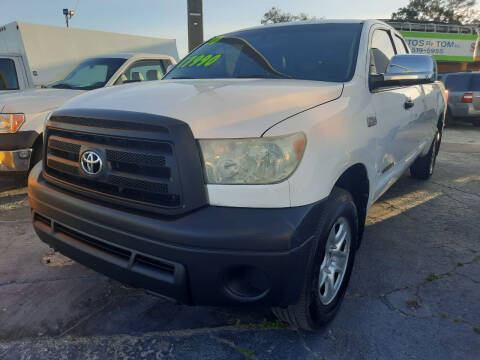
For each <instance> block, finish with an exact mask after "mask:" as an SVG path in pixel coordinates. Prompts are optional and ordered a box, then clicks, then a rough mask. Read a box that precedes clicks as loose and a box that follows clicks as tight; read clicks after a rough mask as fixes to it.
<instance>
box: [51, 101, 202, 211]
mask: <svg viewBox="0 0 480 360" xmlns="http://www.w3.org/2000/svg"><path fill="white" fill-rule="evenodd" d="M96 112H98V110H97V111H96ZM127 114H128V113H127ZM133 114H137V113H133ZM100 115H102V114H100ZM116 115H118V116H119V117H120V119H114V120H111V119H105V118H102V117H99V118H98V120H97V119H95V118H92V117H91V116H89V117H86V118H84V117H78V116H64V115H60V116H58V115H57V116H55V115H52V117H51V119H50V123H49V124H48V126H47V129H46V134H45V137H44V139H45V159H44V160H45V161H44V174H46V179H47V180H48V181H51V182H54V183H55V184H56V185H59V186H63V187H67V188H68V189H69V190H72V191H77V192H79V193H81V194H82V195H86V196H93V197H95V198H96V199H98V200H106V201H112V202H117V203H118V202H119V204H121V205H128V206H130V207H131V206H135V205H138V206H140V208H141V209H142V210H149V211H150V210H152V209H155V208H162V209H164V210H165V209H183V210H187V209H188V208H189V207H192V206H193V207H197V206H198V205H199V204H204V203H206V200H205V199H206V196H205V193H204V192H205V190H204V185H203V177H202V172H201V167H200V166H201V165H200V162H199V161H198V164H197V163H195V162H196V161H195V159H197V158H199V155H198V150H197V148H196V145H195V141H194V139H193V135H191V131H190V129H189V127H188V126H187V125H186V124H185V123H183V122H180V121H178V120H173V119H171V120H170V122H171V121H177V122H179V123H181V124H184V125H185V126H187V128H186V129H188V131H187V134H189V136H187V137H188V140H189V142H187V143H186V142H185V141H186V139H185V136H180V137H179V136H178V134H172V131H171V130H170V129H168V128H167V127H164V126H159V125H158V124H148V123H147V124H142V123H134V122H132V121H124V120H123V119H122V118H123V117H124V115H125V114H124V113H121V114H116ZM121 115H122V116H121ZM151 116H152V115H150V117H151ZM110 117H111V115H110ZM185 126H183V127H180V129H182V128H183V132H185ZM177 128H178V126H176V127H175V129H174V131H175V130H177V131H178V129H177ZM155 130H157V131H155ZM179 139H180V140H181V141H180V143H181V148H180V153H182V151H192V149H193V150H194V151H195V152H196V154H195V155H194V156H193V157H192V154H189V155H187V158H190V160H191V161H193V163H192V164H183V169H184V172H187V173H190V172H191V169H188V167H189V166H191V165H193V167H194V169H195V168H198V169H196V172H197V174H196V177H197V179H191V180H192V182H193V184H194V186H197V187H198V184H201V189H198V188H197V191H200V193H199V194H200V197H198V194H197V195H195V196H194V198H193V199H192V198H191V199H188V197H189V196H190V197H192V192H191V190H190V189H189V190H187V191H186V196H187V199H185V196H184V195H185V194H184V191H183V189H182V186H181V175H180V171H181V168H180V167H179V166H178V158H177V157H178V156H177V153H176V150H177V149H176V145H175V141H178V140H179ZM185 145H187V146H185ZM86 151H90V152H91V151H93V152H95V154H96V155H98V157H99V158H100V159H101V163H102V167H101V170H99V171H98V173H97V174H94V175H92V174H88V173H87V172H86V170H85V168H84V166H82V162H83V160H82V155H83V154H84V153H85V152H86ZM180 157H181V158H185V154H183V155H182V154H180ZM84 165H85V164H84ZM186 175H187V176H188V177H190V176H191V174H186ZM188 177H187V178H188ZM199 179H200V182H199V181H198V180H199ZM195 197H196V198H195ZM177 213H178V211H177Z"/></svg>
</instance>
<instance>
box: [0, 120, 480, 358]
mask: <svg viewBox="0 0 480 360" xmlns="http://www.w3.org/2000/svg"><path fill="white" fill-rule="evenodd" d="M19 186H20V188H19ZM21 186H22V183H21V181H20V182H19V181H18V180H17V181H13V182H12V181H10V182H9V181H6V180H5V179H3V180H1V179H0V359H19V358H28V359H52V358H54V359H106V358H112V359H115V358H117V359H229V360H230V359H231V360H233V359H315V360H320V359H326V360H333V359H389V360H393V359H479V358H480V221H479V214H480V128H474V127H471V126H460V127H455V128H453V129H446V131H445V134H444V138H443V144H442V148H441V151H440V154H439V157H438V162H437V167H436V170H435V174H434V176H433V178H432V179H431V180H429V181H426V182H425V181H418V180H413V179H411V178H410V177H409V176H408V174H405V176H403V177H402V178H401V179H400V181H399V182H398V183H397V184H395V185H394V186H393V187H392V188H391V189H390V190H389V191H388V192H387V193H386V194H385V195H384V196H383V197H382V198H381V199H380V201H379V202H378V203H376V204H375V205H374V206H373V207H372V209H371V210H370V213H369V216H368V224H367V225H368V226H367V228H366V232H365V238H364V241H363V244H362V247H361V248H360V250H359V252H358V254H357V258H356V263H355V266H354V270H353V275H352V278H351V282H350V285H349V288H348V292H347V295H346V298H345V300H344V303H343V306H342V308H341V310H340V312H339V313H338V316H337V317H336V318H335V319H334V320H333V321H332V322H331V323H330V324H328V325H327V326H326V327H325V328H323V329H322V330H320V331H318V332H316V333H305V332H299V331H296V330H295V329H291V328H289V327H287V326H286V325H285V324H283V323H280V322H278V321H276V320H275V318H274V317H273V315H272V314H271V312H270V311H269V310H268V309H232V308H207V307H187V306H182V305H175V304H172V303H169V302H167V301H165V300H162V299H159V298H156V297H154V296H151V295H148V294H146V293H145V292H144V291H142V290H138V289H132V288H128V287H125V286H124V285H122V284H120V283H118V282H116V281H113V280H110V279H108V278H106V277H104V276H102V275H99V274H97V273H95V272H93V271H91V270H89V269H87V268H85V267H83V266H81V265H79V264H76V263H74V262H73V261H71V260H70V259H68V258H65V257H63V256H61V255H60V254H58V253H54V252H52V251H51V250H50V249H49V248H48V246H46V245H45V244H43V243H42V242H41V241H40V240H39V239H38V238H37V237H36V235H35V233H34V232H33V230H32V227H31V224H30V219H29V207H28V200H27V195H26V189H25V188H22V187H21ZM7 189H8V190H7Z"/></svg>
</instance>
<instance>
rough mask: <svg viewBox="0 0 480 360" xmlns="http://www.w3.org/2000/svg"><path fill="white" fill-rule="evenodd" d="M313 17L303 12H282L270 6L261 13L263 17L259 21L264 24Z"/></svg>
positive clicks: (310, 18) (311, 18)
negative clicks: (296, 13) (294, 13)
mask: <svg viewBox="0 0 480 360" xmlns="http://www.w3.org/2000/svg"><path fill="white" fill-rule="evenodd" d="M313 19H315V17H309V16H308V15H307V14H305V13H300V14H298V15H293V14H290V13H287V12H283V11H282V10H280V9H279V8H277V7H272V8H271V9H270V10H268V11H267V12H266V13H265V14H264V15H263V19H262V20H261V23H262V24H264V25H265V24H277V23H282V22H289V21H305V20H313Z"/></svg>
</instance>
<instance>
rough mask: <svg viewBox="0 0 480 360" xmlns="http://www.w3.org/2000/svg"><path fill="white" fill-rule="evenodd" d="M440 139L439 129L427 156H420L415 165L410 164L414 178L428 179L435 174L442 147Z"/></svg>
mask: <svg viewBox="0 0 480 360" xmlns="http://www.w3.org/2000/svg"><path fill="white" fill-rule="evenodd" d="M440 139H441V136H440V132H439V131H437V132H436V134H435V137H434V139H433V141H432V145H430V149H429V150H428V153H427V154H426V155H425V156H422V157H419V158H418V159H417V160H415V162H414V163H413V165H412V166H410V175H411V176H412V177H413V178H415V179H421V180H428V179H430V177H431V176H432V175H433V171H434V169H435V164H436V161H437V155H438V151H439V147H440Z"/></svg>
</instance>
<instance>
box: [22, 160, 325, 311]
mask: <svg viewBox="0 0 480 360" xmlns="http://www.w3.org/2000/svg"><path fill="white" fill-rule="evenodd" d="M29 199H30V204H31V208H32V215H33V224H34V228H35V231H36V232H37V234H38V235H39V237H40V238H41V239H42V240H43V241H44V242H46V243H48V244H49V245H51V246H52V247H54V248H55V249H57V250H58V251H60V252H61V253H63V254H65V255H66V256H68V257H70V258H72V259H73V260H76V261H77V262H79V263H81V264H83V265H85V266H88V267H90V268H92V269H94V270H96V271H98V272H101V273H104V274H106V275H108V276H110V277H112V278H115V279H117V280H119V281H121V282H124V283H128V284H131V285H133V286H136V287H141V288H145V289H148V290H151V291H153V292H156V293H158V294H160V295H163V296H165V297H168V298H172V299H175V300H178V301H180V302H182V303H185V304H196V305H241V304H252V305H258V306H286V305H288V304H292V303H294V302H296V300H297V299H298V296H299V294H300V291H301V287H302V284H303V281H302V280H303V279H304V277H305V271H306V268H307V263H308V259H309V255H310V253H311V251H312V247H313V246H314V241H315V240H314V232H315V228H316V224H317V219H318V216H319V213H320V212H321V211H322V208H323V206H322V205H323V204H322V203H321V202H320V203H316V204H312V205H308V206H302V207H295V208H287V209H245V208H227V207H214V206H207V207H204V208H201V209H199V210H196V211H194V212H192V213H189V214H187V215H183V216H181V217H176V218H168V217H158V216H155V217H152V216H149V215H146V214H140V213H133V212H129V211H126V210H121V209H114V208H110V207H108V205H106V204H100V203H95V202H92V201H91V200H89V201H86V200H85V199H84V198H81V197H78V196H77V195H75V194H71V193H68V192H65V191H63V190H60V189H59V188H56V187H54V186H52V185H50V184H48V183H47V182H45V181H44V180H43V177H42V175H41V166H39V165H37V166H36V167H35V168H34V170H33V171H32V172H31V175H30V178H29Z"/></svg>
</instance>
